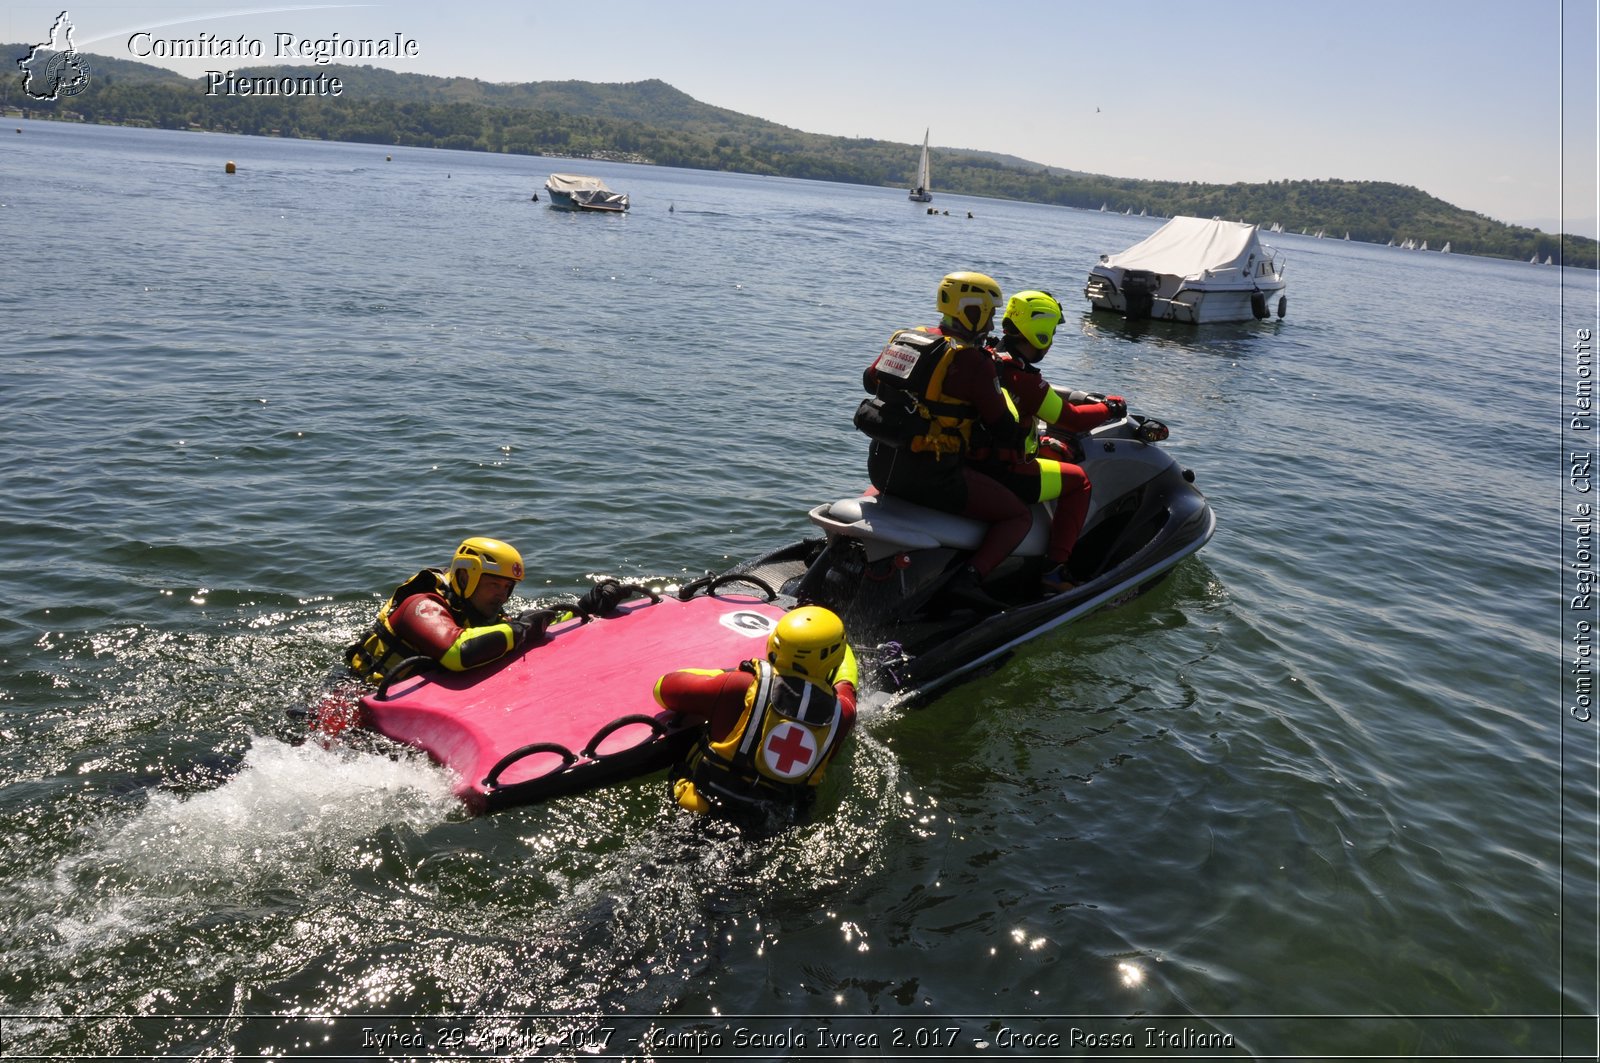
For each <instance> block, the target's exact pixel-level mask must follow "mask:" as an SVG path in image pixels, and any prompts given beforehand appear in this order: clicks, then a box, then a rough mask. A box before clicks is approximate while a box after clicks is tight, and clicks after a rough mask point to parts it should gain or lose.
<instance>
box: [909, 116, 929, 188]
mask: <svg viewBox="0 0 1600 1063" xmlns="http://www.w3.org/2000/svg"><path fill="white" fill-rule="evenodd" d="M932 183H933V182H932V181H931V180H929V178H928V131H927V130H926V129H924V130H923V131H922V159H921V160H920V161H919V162H918V163H917V187H915V188H913V189H912V190H911V193H910V195H911V202H913V203H932V202H933V192H932V191H930V188H929V186H930V185H932Z"/></svg>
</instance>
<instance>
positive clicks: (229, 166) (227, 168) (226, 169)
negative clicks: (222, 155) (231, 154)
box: [222, 160, 234, 173]
mask: <svg viewBox="0 0 1600 1063" xmlns="http://www.w3.org/2000/svg"><path fill="white" fill-rule="evenodd" d="M233 169H234V167H233V162H232V161H231V160H230V161H229V162H228V164H227V165H226V166H224V167H223V168H222V172H223V173H232V172H233Z"/></svg>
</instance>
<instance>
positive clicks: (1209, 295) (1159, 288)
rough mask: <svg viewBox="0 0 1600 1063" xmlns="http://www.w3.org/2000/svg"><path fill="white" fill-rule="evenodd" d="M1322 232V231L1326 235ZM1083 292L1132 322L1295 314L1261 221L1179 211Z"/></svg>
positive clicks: (1099, 272)
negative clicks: (1254, 222) (1262, 233)
mask: <svg viewBox="0 0 1600 1063" xmlns="http://www.w3.org/2000/svg"><path fill="white" fill-rule="evenodd" d="M1319 235H1320V234H1319ZM1083 294H1084V297H1085V298H1087V299H1088V300H1089V303H1090V305H1091V306H1092V307H1093V308H1094V309H1095V310H1109V311H1112V312H1113V313H1118V314H1122V315H1124V316H1126V317H1127V318H1128V319H1129V320H1139V319H1144V318H1151V319H1154V320H1158V321H1182V322H1187V323H1189V324H1195V325H1202V324H1207V323H1210V322H1218V321H1249V320H1251V319H1252V318H1256V319H1263V318H1268V317H1271V316H1273V314H1276V315H1277V316H1278V317H1280V318H1281V317H1283V316H1284V314H1286V313H1287V312H1288V307H1289V300H1288V296H1287V295H1286V294H1285V284H1284V280H1283V260H1282V258H1281V257H1280V256H1279V254H1278V252H1277V251H1276V250H1274V249H1273V248H1272V247H1271V246H1269V245H1267V244H1264V243H1262V242H1261V237H1260V233H1259V230H1258V227H1257V226H1254V225H1250V224H1248V223H1246V222H1232V221H1223V220H1221V219H1219V218H1213V219H1211V220H1210V221H1206V220H1204V219H1202V218H1189V217H1182V216H1180V217H1176V218H1173V219H1171V220H1170V221H1168V222H1167V223H1166V224H1165V225H1163V226H1162V227H1161V228H1159V229H1157V230H1156V231H1155V232H1154V233H1152V234H1150V236H1148V237H1146V238H1145V239H1143V240H1141V241H1139V242H1138V243H1136V244H1134V245H1133V246H1132V247H1129V248H1128V249H1127V250H1125V251H1119V252H1117V253H1116V254H1110V255H1101V256H1100V262H1099V264H1097V265H1095V266H1094V267H1093V268H1092V269H1090V271H1089V279H1088V282H1087V283H1086V284H1085V285H1084V289H1083Z"/></svg>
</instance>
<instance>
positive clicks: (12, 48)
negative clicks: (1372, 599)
mask: <svg viewBox="0 0 1600 1063" xmlns="http://www.w3.org/2000/svg"><path fill="white" fill-rule="evenodd" d="M25 51H26V46H23V45H0V52H3V53H5V54H22V53H24V52H25ZM86 58H87V59H88V61H89V62H90V64H91V66H92V68H93V70H94V75H93V81H92V83H91V85H90V87H89V89H88V90H87V91H85V92H83V93H82V94H80V95H78V96H75V97H72V98H70V99H66V100H63V101H62V102H61V103H44V102H37V101H33V100H27V103H26V113H27V114H29V116H31V117H38V118H62V119H68V120H77V121H89V122H104V123H116V124H126V125H146V126H156V127H160V128H165V129H201V130H210V131H216V132H228V133H244V134H251V135H258V136H285V137H305V138H313V139H321V140H344V141H356V142H363V143H372V144H384V145H401V146H416V147H438V148H458V149H464V150H472V151H493V152H507V153H515V154H530V155H557V156H573V157H580V158H608V159H617V160H622V161H629V162H640V163H652V164H655V165H661V166H679V167H685V168H689V169H705V170H730V171H737V172H742V173H756V174H773V175H779V176H784V177H802V178H810V179H813V180H820V181H842V182H849V183H852V184H865V185H881V186H889V187H907V186H909V184H910V183H911V180H912V176H913V174H912V171H913V168H914V166H915V161H916V154H917V149H916V147H915V146H913V145H912V144H910V143H897V142H891V141H882V140H870V139H855V138H846V137H831V136H824V135H821V134H816V133H805V132H801V131H799V130H796V129H790V128H788V127H786V126H781V125H778V124H776V123H773V122H768V121H764V120H762V119H759V118H752V117H750V116H748V115H742V114H739V113H737V112H734V111H730V110H726V109H724V108H720V107H712V106H709V105H707V104H704V103H701V102H699V101H697V100H695V99H693V98H691V97H689V96H686V95H685V94H683V93H682V92H679V91H678V90H677V89H674V88H673V87H672V86H670V85H667V84H665V83H664V82H661V81H641V82H632V83H628V84H595V83H590V82H580V81H560V82H534V83H529V84H520V85H496V84H489V83H487V82H482V81H477V80H474V79H471V78H440V77H431V76H428V75H421V74H401V73H396V72H394V71H389V70H383V69H379V68H376V67H371V66H363V67H352V66H315V67H270V68H256V69H252V70H248V71H245V70H239V71H237V72H236V73H237V74H238V75H239V76H240V77H245V76H251V77H307V76H310V77H316V76H319V75H320V76H323V77H325V78H333V77H337V78H339V79H340V80H341V82H342V83H343V86H344V88H343V93H342V94H341V95H340V96H337V97H333V96H293V97H285V96H254V95H250V96H244V95H234V96H223V95H213V96H208V95H206V94H205V92H204V83H203V82H202V81H198V80H192V79H188V78H184V77H181V76H180V75H178V74H174V73H172V72H170V71H167V70H163V69H161V68H158V67H153V66H148V65H146V64H142V63H136V62H132V61H129V60H118V59H112V58H109V57H102V56H87V57H86ZM9 98H10V103H11V106H12V107H15V106H17V94H16V93H15V92H13V93H11V94H10V96H9ZM1084 165H1085V166H1086V167H1092V165H1093V162H1092V160H1084ZM934 173H935V182H934V183H935V190H936V192H951V193H961V194H966V195H976V196H992V197H998V198H1004V199H1020V200H1027V201H1031V202H1038V203H1055V204H1061V205H1064V206H1071V207H1082V208H1086V209H1098V208H1099V207H1101V206H1102V205H1103V206H1105V207H1106V209H1107V210H1112V211H1117V212H1119V213H1120V212H1122V211H1124V210H1131V211H1132V212H1134V213H1138V212H1140V211H1145V212H1147V213H1149V214H1153V215H1163V216H1166V215H1174V214H1190V215H1195V216H1198V217H1215V216H1220V217H1224V218H1231V219H1239V220H1244V221H1251V222H1256V223H1258V224H1260V225H1262V226H1270V225H1273V224H1275V223H1276V224H1279V225H1281V226H1282V227H1283V228H1284V229H1286V230H1288V231H1291V232H1300V231H1306V232H1311V233H1315V232H1318V231H1322V232H1325V233H1326V234H1327V235H1328V236H1336V237H1343V236H1344V235H1345V234H1346V233H1349V235H1350V238H1351V239H1352V240H1365V241H1371V242H1375V243H1387V242H1389V241H1391V240H1392V241H1394V242H1395V243H1401V242H1403V241H1405V240H1414V241H1416V242H1417V243H1419V244H1420V243H1421V242H1423V241H1427V243H1428V246H1430V247H1431V248H1435V249H1437V248H1440V247H1443V246H1444V245H1445V244H1446V243H1449V244H1450V245H1451V250H1453V251H1455V252H1457V253H1462V254H1476V255H1489V256H1495V257H1501V258H1512V259H1520V260H1524V261H1526V260H1527V259H1529V258H1530V257H1535V256H1537V257H1538V258H1539V259H1540V260H1543V259H1544V258H1546V257H1549V258H1551V259H1552V260H1554V261H1555V262H1559V263H1565V264H1567V265H1572V266H1584V267H1588V268H1595V266H1596V265H1597V257H1600V256H1597V251H1600V246H1597V244H1596V242H1595V241H1594V240H1591V239H1588V238H1586V237H1578V236H1562V235H1559V234H1553V233H1544V232H1540V231H1539V230H1536V229H1527V228H1523V227H1520V226H1513V225H1507V224H1504V223H1502V222H1499V221H1495V220H1493V219H1491V218H1488V217H1485V216H1483V215H1481V214H1476V213H1473V212H1471V211H1466V210H1462V209H1461V208H1459V207H1455V206H1453V205H1451V204H1449V203H1446V202H1444V201H1443V200H1441V199H1438V198H1436V197H1434V196H1431V195H1429V194H1427V193H1426V192H1423V191H1421V190H1420V189H1417V188H1412V187H1409V186H1405V185H1399V184H1392V183H1389V182H1382V181H1346V180H1340V179H1337V178H1328V179H1321V180H1284V181H1269V182H1267V183H1264V184H1243V183H1240V184H1229V185H1212V184H1198V183H1194V182H1171V181H1143V180H1138V179H1135V178H1119V177H1108V176H1104V175H1100V174H1094V173H1087V172H1081V171H1072V170H1060V169H1052V168H1047V167H1044V166H1040V165H1037V164H1034V163H1029V162H1026V161H1024V160H1019V159H1015V158H1011V157H1007V156H999V155H993V154H988V153H983V152H973V151H963V150H958V149H948V148H938V149H935V151H934Z"/></svg>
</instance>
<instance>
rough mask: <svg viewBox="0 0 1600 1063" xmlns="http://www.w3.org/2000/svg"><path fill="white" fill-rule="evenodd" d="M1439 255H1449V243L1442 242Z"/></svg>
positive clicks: (1447, 241)
mask: <svg viewBox="0 0 1600 1063" xmlns="http://www.w3.org/2000/svg"><path fill="white" fill-rule="evenodd" d="M1439 253H1440V254H1441V255H1448V254H1449V253H1450V241H1449V240H1446V241H1445V242H1444V246H1443V247H1441V248H1439Z"/></svg>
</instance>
